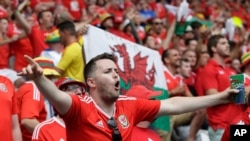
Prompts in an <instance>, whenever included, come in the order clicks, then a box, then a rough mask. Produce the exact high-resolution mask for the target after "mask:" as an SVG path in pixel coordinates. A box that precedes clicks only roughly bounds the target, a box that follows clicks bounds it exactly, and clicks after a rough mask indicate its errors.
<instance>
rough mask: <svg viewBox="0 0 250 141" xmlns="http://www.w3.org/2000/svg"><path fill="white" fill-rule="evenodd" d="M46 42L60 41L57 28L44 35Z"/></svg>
mask: <svg viewBox="0 0 250 141" xmlns="http://www.w3.org/2000/svg"><path fill="white" fill-rule="evenodd" d="M45 42H46V43H56V42H60V35H59V31H58V30H54V31H53V32H51V33H48V34H47V35H46V37H45Z"/></svg>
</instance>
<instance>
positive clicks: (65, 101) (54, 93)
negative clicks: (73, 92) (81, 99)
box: [18, 55, 72, 115]
mask: <svg viewBox="0 0 250 141" xmlns="http://www.w3.org/2000/svg"><path fill="white" fill-rule="evenodd" d="M24 57H25V59H26V60H27V61H28V62H29V65H28V66H27V67H26V68H23V70H22V72H20V73H19V74H18V75H22V76H26V77H28V78H29V79H31V80H33V81H34V82H35V84H36V86H37V87H38V89H39V91H40V92H41V93H42V94H43V96H44V97H45V98H47V99H48V100H49V102H50V103H51V104H52V105H53V106H54V107H55V109H56V110H57V112H58V113H59V114H61V115H65V114H66V113H67V112H68V110H69V108H70V106H71V104H72V99H71V97H70V96H69V95H68V94H67V93H65V92H63V91H60V90H59V89H58V88H57V87H56V86H55V84H54V83H53V82H51V81H50V80H49V79H47V78H46V77H45V76H44V75H43V70H42V68H41V67H40V66H39V65H38V64H37V63H36V62H35V60H33V59H32V58H31V57H29V56H26V55H25V56H24Z"/></svg>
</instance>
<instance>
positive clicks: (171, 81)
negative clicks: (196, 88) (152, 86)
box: [164, 67, 189, 96]
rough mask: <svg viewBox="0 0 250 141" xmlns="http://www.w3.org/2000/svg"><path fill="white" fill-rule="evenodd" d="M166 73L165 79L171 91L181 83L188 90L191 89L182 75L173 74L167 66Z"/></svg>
mask: <svg viewBox="0 0 250 141" xmlns="http://www.w3.org/2000/svg"><path fill="white" fill-rule="evenodd" d="M164 75H165V79H166V82H167V88H168V90H169V91H171V90H173V89H175V88H177V87H178V86H181V85H185V91H186V92H188V91H189V89H188V86H187V84H185V82H184V80H183V77H182V76H180V75H173V74H171V72H170V71H169V70H168V69H167V68H166V67H165V70H164ZM175 96H183V94H177V95H175Z"/></svg>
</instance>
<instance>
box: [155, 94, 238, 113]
mask: <svg viewBox="0 0 250 141" xmlns="http://www.w3.org/2000/svg"><path fill="white" fill-rule="evenodd" d="M235 93H238V90H234V89H226V90H225V91H223V92H221V93H218V94H215V95H209V96H201V97H173V98H169V99H166V100H162V101H161V107H160V110H159V112H158V116H162V115H175V114H181V113H186V112H191V111H196V110H198V109H202V108H207V107H210V106H215V105H219V104H225V103H228V102H230V101H231V97H232V95H233V94H235Z"/></svg>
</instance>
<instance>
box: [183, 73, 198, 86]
mask: <svg viewBox="0 0 250 141" xmlns="http://www.w3.org/2000/svg"><path fill="white" fill-rule="evenodd" d="M195 80H196V73H194V72H191V73H190V77H188V78H184V82H185V83H186V84H187V85H189V86H194V85H195Z"/></svg>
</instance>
